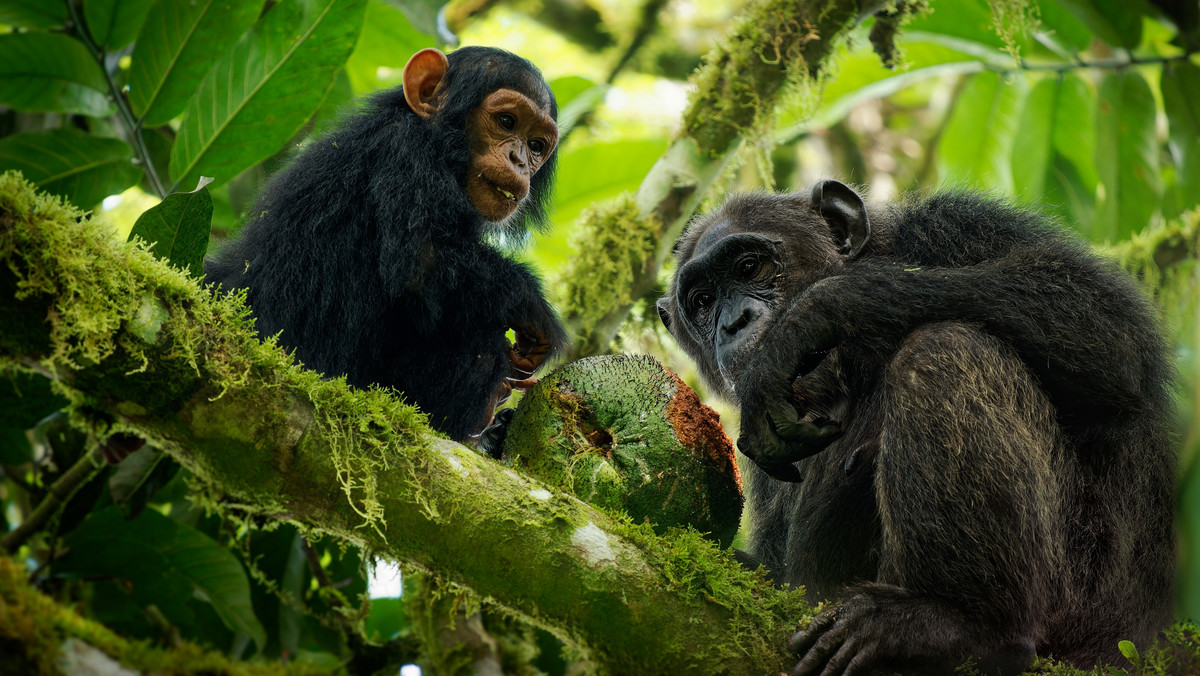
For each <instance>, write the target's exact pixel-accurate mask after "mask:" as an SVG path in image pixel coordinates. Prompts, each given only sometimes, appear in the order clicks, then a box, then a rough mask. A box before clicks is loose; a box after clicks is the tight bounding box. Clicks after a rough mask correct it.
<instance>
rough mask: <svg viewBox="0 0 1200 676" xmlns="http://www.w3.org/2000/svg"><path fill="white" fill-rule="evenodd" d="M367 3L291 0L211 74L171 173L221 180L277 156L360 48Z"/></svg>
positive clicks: (190, 113)
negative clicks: (277, 152)
mask: <svg viewBox="0 0 1200 676" xmlns="http://www.w3.org/2000/svg"><path fill="white" fill-rule="evenodd" d="M365 7H366V2H365V0H284V1H283V2H280V3H279V4H277V5H275V6H274V7H272V8H271V10H270V11H268V12H267V14H266V16H264V17H263V18H262V19H261V20H260V21H259V22H258V23H257V24H255V26H254V28H252V29H251V30H250V32H248V33H247V34H246V35H244V36H242V39H241V40H239V41H238V43H237V44H236V45H234V46H233V49H232V50H230V52H229V53H228V54H226V55H225V56H224V57H223V58H222V59H221V60H220V61H219V62H218V63H217V65H215V66H213V69H212V70H211V71H210V72H209V73H208V75H207V76H205V78H204V82H203V83H202V84H201V85H200V90H199V91H198V92H196V96H195V97H193V98H192V100H191V102H190V103H189V104H188V108H187V111H186V112H185V113H184V118H183V122H182V123H181V125H180V128H179V136H178V137H177V138H176V140H175V147H174V148H173V149H172V150H171V176H172V178H173V179H174V180H175V181H176V184H177V185H189V184H191V183H193V182H195V181H196V180H197V179H198V178H199V177H200V176H201V175H202V174H203V175H205V176H213V177H215V179H216V180H215V184H214V185H220V184H221V183H224V182H225V181H228V180H229V179H231V178H233V177H234V176H237V175H238V174H239V173H240V172H241V171H242V170H243V169H245V168H246V167H249V166H250V165H252V164H254V163H255V162H258V161H259V160H262V159H263V158H265V157H268V156H270V155H271V154H272V153H274V152H275V151H276V150H278V149H279V148H280V147H281V146H282V145H283V144H284V143H285V142H287V140H288V139H290V138H291V137H292V136H293V135H294V134H295V133H296V132H298V131H299V130H300V128H301V127H302V126H303V125H304V123H305V122H307V121H308V119H309V117H311V116H312V114H313V111H315V110H316V109H317V107H318V106H319V105H320V104H321V101H322V100H323V99H324V98H325V93H326V92H327V91H328V90H329V88H330V87H331V86H332V85H333V81H334V75H335V74H336V73H337V69H338V68H339V67H341V65H342V64H343V63H344V62H345V61H346V58H347V57H348V56H349V55H350V52H351V51H352V50H353V49H354V43H355V41H356V40H357V39H358V32H359V29H360V28H361V27H362V20H363V10H364V9H365Z"/></svg>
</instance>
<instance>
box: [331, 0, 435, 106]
mask: <svg viewBox="0 0 1200 676" xmlns="http://www.w3.org/2000/svg"><path fill="white" fill-rule="evenodd" d="M436 46H438V45H437V42H436V41H435V40H434V39H433V38H431V37H430V36H429V35H426V34H425V33H422V32H421V31H420V30H418V29H417V28H416V27H414V26H413V25H412V24H411V23H409V21H408V18H406V17H405V15H404V13H403V12H401V11H400V10H399V9H397V8H395V7H392V6H391V5H389V4H388V3H386V2H384V0H369V2H367V11H366V19H365V20H364V21H363V29H362V35H360V36H359V38H358V45H356V46H355V47H354V53H353V54H351V55H350V58H349V59H347V60H346V75H348V76H349V77H350V86H351V87H352V88H353V89H354V93H355V94H365V93H367V92H371V91H374V90H376V89H379V88H381V87H387V86H392V85H397V84H400V76H401V74H402V73H403V71H404V64H406V63H408V57H410V56H412V55H413V54H416V53H417V52H418V51H420V50H422V49H425V48H426V47H436Z"/></svg>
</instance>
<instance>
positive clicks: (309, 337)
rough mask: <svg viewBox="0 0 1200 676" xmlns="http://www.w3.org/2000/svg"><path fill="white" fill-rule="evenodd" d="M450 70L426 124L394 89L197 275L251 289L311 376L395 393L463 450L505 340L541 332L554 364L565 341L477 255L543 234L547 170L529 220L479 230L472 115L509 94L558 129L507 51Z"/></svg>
mask: <svg viewBox="0 0 1200 676" xmlns="http://www.w3.org/2000/svg"><path fill="white" fill-rule="evenodd" d="M449 62H450V68H449V71H448V72H447V74H446V76H445V78H444V79H443V80H442V89H441V92H444V99H443V100H444V103H443V106H442V107H441V109H440V110H439V111H438V112H437V113H436V114H434V115H433V116H432V117H430V118H428V119H422V118H421V117H419V116H417V115H416V114H415V113H414V112H413V111H412V110H411V109H410V108H409V106H408V104H407V103H406V102H405V99H404V93H403V90H402V89H401V88H400V87H397V88H395V89H391V90H387V91H383V92H380V93H378V94H376V95H374V96H372V97H371V98H370V99H369V100H368V101H367V102H366V103H365V105H363V106H362V108H361V109H360V110H358V111H355V112H353V113H351V114H349V115H347V116H346V117H345V119H344V120H343V121H342V122H341V124H340V125H339V126H338V127H337V128H336V129H334V130H333V131H332V132H330V133H328V134H325V135H323V136H321V137H319V138H316V139H313V140H311V141H309V142H308V143H307V144H306V145H305V147H304V148H303V149H302V150H301V151H300V152H299V154H298V155H297V156H296V157H295V158H294V159H293V160H292V162H291V163H290V164H289V165H288V166H287V168H285V169H284V170H283V171H281V172H279V173H278V174H277V175H276V176H274V177H273V178H272V179H271V181H270V182H269V183H268V184H267V186H266V188H265V189H264V190H263V192H262V193H261V195H259V197H258V199H257V201H256V203H255V205H254V207H253V208H252V210H251V211H250V212H249V214H248V216H249V220H248V222H247V223H246V226H245V230H244V232H243V234H242V236H241V238H240V239H238V240H236V241H233V242H230V243H229V244H228V245H226V246H224V247H222V248H221V249H220V250H219V251H218V252H217V253H216V254H214V255H213V256H211V257H210V258H209V259H208V260H207V261H206V264H205V273H206V276H207V279H208V280H209V281H213V282H218V283H220V284H221V286H222V287H223V288H225V289H227V290H228V289H235V288H240V287H246V289H247V297H248V299H249V302H250V306H251V308H252V309H253V312H254V316H255V318H256V320H257V327H258V331H259V333H260V334H262V335H273V334H276V333H278V334H279V342H280V344H282V345H284V346H286V347H289V348H294V349H295V351H296V357H297V359H298V360H299V361H301V362H303V363H304V364H305V365H306V366H308V367H309V368H312V369H315V370H317V371H320V372H322V373H324V374H325V375H327V376H337V375H341V374H345V375H346V376H347V380H348V381H349V382H350V383H351V384H353V385H356V386H358V387H366V386H368V385H370V384H372V383H378V384H380V385H386V386H390V387H394V388H396V389H398V390H401V391H402V392H404V394H405V395H406V397H407V399H408V400H409V401H411V402H414V403H416V404H417V405H418V406H420V408H421V409H422V410H424V411H425V412H426V413H427V414H429V417H430V421H431V423H433V424H434V425H435V426H437V427H438V428H440V429H441V430H442V431H444V432H446V433H447V434H448V435H449V436H451V437H452V438H455V439H459V440H462V439H465V438H467V437H468V436H469V435H471V434H473V433H475V432H478V431H479V428H480V426H481V425H482V424H484V423H485V422H486V421H485V420H483V419H484V418H485V417H486V412H487V410H489V408H490V406H489V402H490V401H491V400H493V399H494V396H493V395H494V393H495V389H496V387H497V385H498V384H499V383H501V382H502V381H503V380H504V378H505V377H506V376H508V375H509V374H510V360H509V356H508V355H509V343H508V341H507V339H506V338H505V331H506V330H507V329H508V328H509V327H512V326H514V325H517V324H527V325H530V326H534V327H538V328H539V329H541V330H542V331H544V332H545V335H546V337H547V338H549V339H550V341H551V343H552V344H553V346H554V347H555V348H559V347H561V346H562V345H563V344H564V343H565V334H564V332H563V329H562V327H561V325H560V324H559V322H558V320H557V318H556V317H555V316H554V313H553V311H552V310H551V308H550V306H549V305H548V304H547V303H546V301H545V299H544V298H543V296H542V292H541V288H540V283H539V281H538V279H537V278H536V277H535V276H534V274H533V273H532V272H531V271H530V270H529V268H528V267H526V266H525V265H522V264H520V263H517V262H515V261H513V260H511V259H510V258H508V257H507V256H505V255H503V254H501V253H499V252H498V251H497V250H495V249H494V248H493V247H492V246H490V245H489V244H488V243H487V242H485V238H486V236H487V235H488V232H489V230H492V231H495V230H496V229H497V228H507V229H509V230H510V231H514V232H517V233H523V232H524V227H525V226H524V223H523V220H524V219H528V221H530V222H532V223H533V224H534V225H535V226H536V225H540V224H541V223H543V222H544V220H545V217H546V200H547V199H548V197H549V194H550V186H551V184H552V182H553V175H554V163H555V156H553V155H552V156H551V157H550V158H549V159H548V160H547V161H546V163H545V164H544V165H543V166H542V168H541V170H540V171H538V172H537V173H536V174H535V175H534V177H533V179H532V182H531V190H530V197H529V198H528V199H526V201H525V203H524V205H523V209H524V214H523V215H522V212H521V211H518V212H517V213H516V214H514V215H513V216H512V217H510V218H509V219H507V220H506V221H505V222H504V223H502V224H493V223H486V222H484V220H483V218H482V217H481V216H480V215H479V213H478V212H477V211H476V210H475V209H474V208H473V207H472V205H471V204H470V202H469V201H468V200H467V197H466V195H465V194H464V193H463V190H462V185H463V181H464V178H465V173H466V170H467V166H468V163H469V159H470V156H469V153H468V145H467V134H466V131H465V126H466V119H467V116H468V114H470V112H471V111H472V110H473V109H474V108H475V107H477V106H478V105H479V104H480V102H481V101H482V100H483V99H484V98H485V97H486V96H487V95H488V94H490V93H491V92H493V91H495V90H497V89H500V88H510V89H514V90H517V91H519V92H521V93H523V94H525V95H527V96H529V97H530V98H532V99H534V100H535V101H537V102H538V103H541V104H543V105H544V104H546V103H549V105H550V109H551V112H552V114H554V115H557V107H556V105H555V102H554V96H553V94H552V93H551V92H550V88H549V87H548V86H547V85H546V84H545V82H544V81H543V80H542V77H541V74H540V73H539V72H538V70H537V69H536V68H534V66H533V65H531V64H530V63H529V62H528V61H526V60H525V59H522V58H520V57H518V56H515V55H513V54H509V53H508V52H504V51H502V50H498V49H491V48H483V47H464V48H461V49H458V50H456V51H454V52H453V53H451V54H450V55H449Z"/></svg>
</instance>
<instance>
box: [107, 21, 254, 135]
mask: <svg viewBox="0 0 1200 676" xmlns="http://www.w3.org/2000/svg"><path fill="white" fill-rule="evenodd" d="M261 9H262V2H261V0H190V1H189V2H178V1H177V0H158V2H156V3H155V5H154V7H152V8H151V9H150V13H149V14H148V15H147V16H146V20H145V22H144V23H143V24H142V30H141V33H139V34H138V37H137V45H135V46H134V48H133V59H132V62H131V64H130V66H129V105H130V106H131V107H132V108H133V113H134V114H135V115H137V116H138V117H140V118H142V120H143V123H144V124H145V126H147V127H154V126H158V125H162V124H166V123H167V122H168V121H169V120H170V119H171V118H173V117H175V116H176V115H179V114H180V113H182V112H183V109H184V108H185V107H186V106H187V103H188V101H189V100H190V99H191V98H192V95H194V94H195V93H196V88H197V87H199V86H200V82H201V81H202V80H204V75H205V74H206V73H208V71H209V69H211V68H212V65H213V64H214V63H216V62H217V59H219V58H221V55H222V54H224V53H225V52H226V51H228V50H229V48H230V47H232V46H233V45H234V43H236V42H237V40H238V38H239V37H241V35H242V33H244V32H245V31H246V29H247V28H249V27H250V26H251V25H252V24H253V23H254V19H255V18H256V17H258V13H259V11H260V10H261Z"/></svg>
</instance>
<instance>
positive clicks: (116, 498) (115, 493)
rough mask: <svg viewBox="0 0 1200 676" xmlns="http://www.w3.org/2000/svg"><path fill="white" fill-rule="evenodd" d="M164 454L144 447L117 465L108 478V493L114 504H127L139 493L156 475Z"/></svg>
mask: <svg viewBox="0 0 1200 676" xmlns="http://www.w3.org/2000/svg"><path fill="white" fill-rule="evenodd" d="M162 459H163V452H162V451H160V450H158V449H157V448H155V447H153V446H149V445H147V446H142V447H141V448H139V449H138V450H136V451H134V452H133V453H132V454H130V455H129V457H127V458H125V459H124V460H122V461H121V464H119V465H117V467H116V470H115V471H114V472H113V473H112V474H111V475H110V476H109V477H108V491H109V494H110V495H112V500H113V502H115V503H117V504H118V505H121V504H125V503H126V502H129V500H130V499H131V498H132V497H133V496H134V494H135V493H137V492H138V489H140V488H141V487H142V486H143V485H144V484H145V483H146V480H147V479H149V478H150V476H151V475H153V474H154V470H155V469H156V468H157V467H158V464H159V462H161V461H162Z"/></svg>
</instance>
